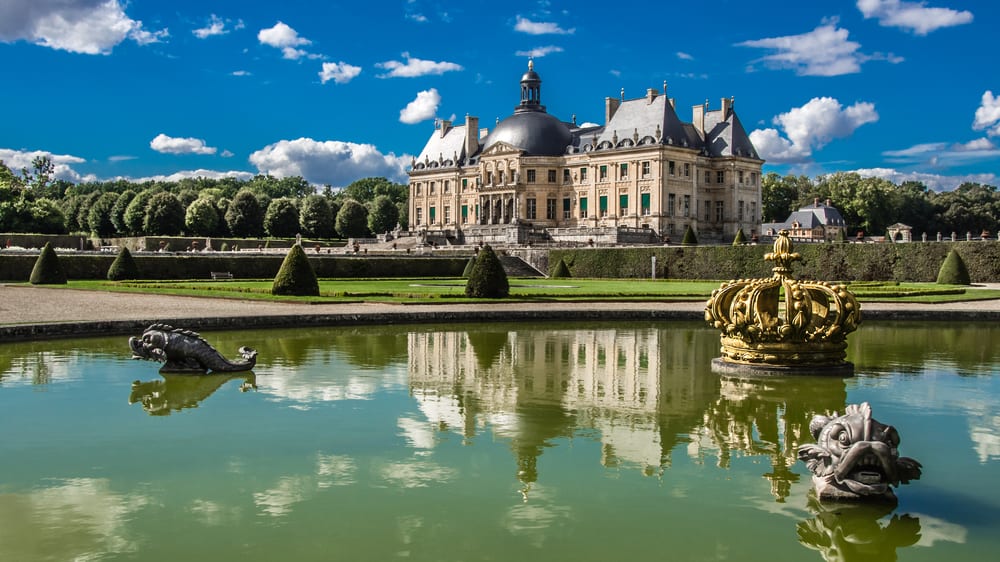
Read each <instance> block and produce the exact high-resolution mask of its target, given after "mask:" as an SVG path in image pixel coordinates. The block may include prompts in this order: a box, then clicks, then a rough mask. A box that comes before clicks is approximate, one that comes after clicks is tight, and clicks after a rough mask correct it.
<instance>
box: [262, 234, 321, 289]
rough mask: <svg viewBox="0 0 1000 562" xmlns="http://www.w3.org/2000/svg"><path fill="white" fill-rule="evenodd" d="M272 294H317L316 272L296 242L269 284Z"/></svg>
mask: <svg viewBox="0 0 1000 562" xmlns="http://www.w3.org/2000/svg"><path fill="white" fill-rule="evenodd" d="M271 294H272V295H297V296H306V297H318V296H319V281H317V280H316V273H315V272H314V271H313V268H312V266H311V265H309V258H307V257H306V253H305V252H303V251H302V246H299V245H298V244H296V245H294V246H292V249H291V250H289V251H288V253H287V254H285V259H284V261H282V262H281V269H279V270H278V274H277V275H276V276H275V277H274V283H272V284H271Z"/></svg>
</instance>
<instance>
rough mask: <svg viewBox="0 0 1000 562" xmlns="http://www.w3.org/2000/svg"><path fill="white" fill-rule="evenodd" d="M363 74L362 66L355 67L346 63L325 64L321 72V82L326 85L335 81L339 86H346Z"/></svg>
mask: <svg viewBox="0 0 1000 562" xmlns="http://www.w3.org/2000/svg"><path fill="white" fill-rule="evenodd" d="M358 74H361V67H360V66H353V65H350V64H347V63H346V62H344V61H340V62H324V63H323V70H321V71H320V72H319V78H320V81H321V82H322V83H323V84H326V83H327V82H329V81H330V80H333V81H334V82H335V83H337V84H346V83H348V82H350V81H351V80H353V79H354V77H356V76H357V75H358Z"/></svg>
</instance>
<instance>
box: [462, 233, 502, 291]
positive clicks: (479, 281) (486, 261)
mask: <svg viewBox="0 0 1000 562" xmlns="http://www.w3.org/2000/svg"><path fill="white" fill-rule="evenodd" d="M509 294H510V283H509V282H508V281H507V273H505V272H504V270H503V264H501V263H500V258H498V257H497V255H496V253H495V252H494V251H493V248H491V247H490V246H489V245H488V244H487V245H486V246H483V248H482V249H481V250H479V255H478V256H476V265H474V266H472V272H471V273H469V280H468V282H466V284H465V296H467V297H473V298H480V299H502V298H504V297H506V296H508V295H509Z"/></svg>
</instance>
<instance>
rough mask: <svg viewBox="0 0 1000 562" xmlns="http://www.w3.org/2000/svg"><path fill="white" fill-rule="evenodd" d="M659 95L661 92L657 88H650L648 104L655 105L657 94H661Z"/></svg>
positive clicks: (647, 95)
mask: <svg viewBox="0 0 1000 562" xmlns="http://www.w3.org/2000/svg"><path fill="white" fill-rule="evenodd" d="M659 93H660V92H659V91H658V90H657V89H656V88H648V89H647V90H646V102H647V103H653V100H655V99H656V94H659Z"/></svg>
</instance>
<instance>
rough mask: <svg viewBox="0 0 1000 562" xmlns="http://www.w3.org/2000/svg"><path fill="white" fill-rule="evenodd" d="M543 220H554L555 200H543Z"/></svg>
mask: <svg viewBox="0 0 1000 562" xmlns="http://www.w3.org/2000/svg"><path fill="white" fill-rule="evenodd" d="M545 218H547V219H549V220H555V218H556V200H555V199H546V200H545Z"/></svg>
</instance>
